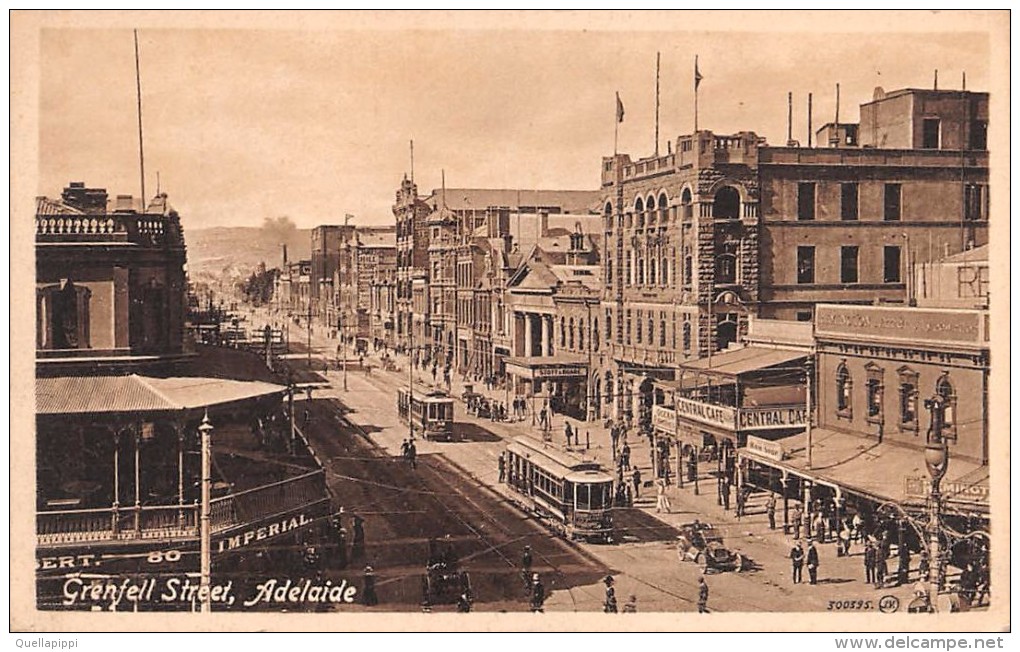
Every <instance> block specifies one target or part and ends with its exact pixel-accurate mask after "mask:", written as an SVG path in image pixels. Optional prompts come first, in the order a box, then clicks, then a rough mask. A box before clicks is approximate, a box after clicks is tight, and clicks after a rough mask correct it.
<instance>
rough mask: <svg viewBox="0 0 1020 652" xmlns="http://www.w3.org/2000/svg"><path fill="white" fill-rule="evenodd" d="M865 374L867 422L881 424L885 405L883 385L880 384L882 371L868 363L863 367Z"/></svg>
mask: <svg viewBox="0 0 1020 652" xmlns="http://www.w3.org/2000/svg"><path fill="white" fill-rule="evenodd" d="M864 372H865V374H867V381H866V382H867V397H868V421H869V422H871V423H883V421H884V419H883V408H884V403H885V384H884V383H883V382H882V376H883V370H882V368H881V367H879V366H878V365H877V364H873V363H870V362H869V363H868V364H866V365H865V366H864Z"/></svg>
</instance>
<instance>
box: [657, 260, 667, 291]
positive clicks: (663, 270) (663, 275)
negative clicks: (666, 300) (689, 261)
mask: <svg viewBox="0 0 1020 652" xmlns="http://www.w3.org/2000/svg"><path fill="white" fill-rule="evenodd" d="M659 276H660V281H659V282H660V283H661V284H662V285H667V286H668V285H669V259H668V258H666V257H665V256H663V257H662V261H661V262H660V263H659Z"/></svg>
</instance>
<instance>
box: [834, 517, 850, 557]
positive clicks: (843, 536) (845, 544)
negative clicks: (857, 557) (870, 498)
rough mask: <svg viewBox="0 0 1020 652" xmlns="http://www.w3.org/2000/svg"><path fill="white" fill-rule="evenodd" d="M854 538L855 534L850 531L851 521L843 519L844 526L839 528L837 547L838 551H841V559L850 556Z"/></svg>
mask: <svg viewBox="0 0 1020 652" xmlns="http://www.w3.org/2000/svg"><path fill="white" fill-rule="evenodd" d="M852 537H853V534H852V533H851V531H850V521H849V520H847V519H843V523H842V526H841V527H840V528H839V544H838V545H837V547H836V550H838V551H839V556H840V557H849V556H850V541H851V539H852Z"/></svg>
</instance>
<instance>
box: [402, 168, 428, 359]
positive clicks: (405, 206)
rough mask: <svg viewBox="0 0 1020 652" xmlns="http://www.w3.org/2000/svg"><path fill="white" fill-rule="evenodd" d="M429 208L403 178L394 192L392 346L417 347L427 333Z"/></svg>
mask: <svg viewBox="0 0 1020 652" xmlns="http://www.w3.org/2000/svg"><path fill="white" fill-rule="evenodd" d="M431 212H432V209H431V208H430V207H429V205H428V204H427V203H426V202H425V199H424V198H422V197H420V196H419V195H418V186H417V185H416V184H415V183H414V180H413V179H408V178H407V177H406V176H405V177H404V179H403V181H401V184H400V188H398V189H397V191H396V197H395V200H394V203H393V217H394V219H395V220H396V240H397V266H396V313H397V314H396V329H395V335H396V341H395V345H398V346H402V347H408V346H411V343H412V342H415V343H417V344H418V345H419V346H420V345H421V344H424V343H425V342H426V341H427V337H426V336H427V335H428V334H429V331H428V325H429V313H428V308H429V302H428V300H427V299H428V297H427V294H426V290H427V286H428V247H429V229H428V225H427V224H426V219H427V218H428V215H429V213H431Z"/></svg>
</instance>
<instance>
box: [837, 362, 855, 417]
mask: <svg viewBox="0 0 1020 652" xmlns="http://www.w3.org/2000/svg"><path fill="white" fill-rule="evenodd" d="M853 388H854V381H853V378H852V377H851V376H850V370H849V369H847V367H846V363H845V362H841V363H840V364H839V366H838V367H836V416H837V417H842V418H845V419H852V418H853V408H854V406H853Z"/></svg>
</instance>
